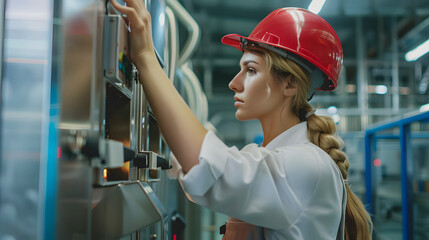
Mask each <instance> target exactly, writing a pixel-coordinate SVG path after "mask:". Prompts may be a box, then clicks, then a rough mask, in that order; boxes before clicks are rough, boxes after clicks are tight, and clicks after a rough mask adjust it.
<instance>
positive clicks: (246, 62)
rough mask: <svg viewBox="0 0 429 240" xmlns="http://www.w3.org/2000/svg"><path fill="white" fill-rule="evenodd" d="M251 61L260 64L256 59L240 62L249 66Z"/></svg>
mask: <svg viewBox="0 0 429 240" xmlns="http://www.w3.org/2000/svg"><path fill="white" fill-rule="evenodd" d="M249 63H254V64H258V65H259V63H258V62H256V61H255V60H251V59H249V60H245V61H243V62H241V63H240V64H242V65H243V66H247V65H248V64H249Z"/></svg>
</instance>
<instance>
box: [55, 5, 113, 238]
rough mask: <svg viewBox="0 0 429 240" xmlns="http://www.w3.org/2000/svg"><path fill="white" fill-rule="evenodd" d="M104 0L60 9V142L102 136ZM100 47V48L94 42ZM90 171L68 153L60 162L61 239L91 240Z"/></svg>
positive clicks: (84, 160) (80, 159)
mask: <svg viewBox="0 0 429 240" xmlns="http://www.w3.org/2000/svg"><path fill="white" fill-rule="evenodd" d="M104 2H105V1H104V0H89V1H87V0H80V1H75V0H64V1H62V2H61V4H60V3H58V4H60V6H61V9H60V11H61V14H59V16H61V19H59V21H61V23H62V24H61V29H60V31H61V33H62V34H61V39H59V40H58V41H60V44H59V46H60V47H61V51H58V52H59V56H57V59H58V61H59V62H60V63H61V64H62V67H61V76H60V79H61V80H60V85H61V100H60V103H61V105H60V109H61V110H60V112H61V116H60V123H59V128H60V129H61V131H60V139H61V141H62V142H61V146H63V148H64V150H66V146H64V145H65V144H66V142H63V141H64V139H67V138H68V137H67V136H70V135H80V136H82V137H83V138H86V137H88V136H95V137H104V125H103V118H102V116H104V101H103V99H104V97H105V86H104V84H103V81H101V80H102V76H103V68H102V45H103V44H99V43H102V39H103V35H102V33H103V24H104V15H105V13H104ZM96 43H97V44H96ZM92 178H93V176H92V169H91V167H90V162H89V161H88V159H87V158H85V157H84V156H80V155H72V154H67V152H66V151H65V152H64V154H63V157H62V158H61V159H60V161H59V163H58V203H57V204H58V209H57V227H58V229H57V236H56V238H57V239H91V198H92V181H93V179H92Z"/></svg>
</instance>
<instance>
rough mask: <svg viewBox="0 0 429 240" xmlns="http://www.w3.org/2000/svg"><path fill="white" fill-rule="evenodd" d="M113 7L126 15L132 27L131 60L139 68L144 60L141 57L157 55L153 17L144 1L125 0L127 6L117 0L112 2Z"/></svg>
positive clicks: (126, 19)
mask: <svg viewBox="0 0 429 240" xmlns="http://www.w3.org/2000/svg"><path fill="white" fill-rule="evenodd" d="M110 2H111V3H112V5H113V7H115V8H116V9H117V10H118V11H119V12H120V13H122V14H124V15H126V16H125V17H124V19H125V21H126V22H128V23H129V25H130V29H131V32H130V44H131V47H130V58H131V61H132V62H133V63H134V65H136V66H137V67H138V66H140V65H141V63H139V61H141V60H143V59H144V58H142V57H141V56H143V55H147V54H153V55H155V52H154V48H153V42H152V25H151V16H150V14H149V12H148V11H147V9H146V7H145V6H144V2H143V0H124V2H125V3H126V4H127V6H123V5H121V4H119V3H118V2H117V1H116V0H110Z"/></svg>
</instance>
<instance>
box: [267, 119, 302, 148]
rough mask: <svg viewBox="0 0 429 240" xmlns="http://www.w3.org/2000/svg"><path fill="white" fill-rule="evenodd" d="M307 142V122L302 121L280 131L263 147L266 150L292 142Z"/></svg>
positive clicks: (291, 143)
mask: <svg viewBox="0 0 429 240" xmlns="http://www.w3.org/2000/svg"><path fill="white" fill-rule="evenodd" d="M307 142H309V140H308V137H307V122H306V121H304V122H302V123H299V124H297V125H295V126H293V127H291V128H289V129H288V130H286V131H284V132H282V133H281V134H280V135H278V136H277V137H276V138H274V139H273V140H272V141H271V142H270V143H268V144H267V146H265V148H266V149H268V150H275V149H276V148H279V147H284V146H288V145H293V144H304V143H307Z"/></svg>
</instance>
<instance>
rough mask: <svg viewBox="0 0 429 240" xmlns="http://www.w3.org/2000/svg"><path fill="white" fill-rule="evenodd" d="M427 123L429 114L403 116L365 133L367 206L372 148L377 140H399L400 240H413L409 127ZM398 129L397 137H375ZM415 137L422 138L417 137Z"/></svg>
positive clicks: (370, 194) (371, 190)
mask: <svg viewBox="0 0 429 240" xmlns="http://www.w3.org/2000/svg"><path fill="white" fill-rule="evenodd" d="M422 121H429V112H423V113H413V114H411V115H408V116H404V117H403V118H400V119H395V120H392V121H390V122H386V123H383V124H379V125H377V126H374V127H372V128H369V129H367V130H366V131H365V187H366V193H365V199H366V204H367V205H368V206H373V205H374V195H375V194H374V193H375V192H374V183H373V181H372V180H373V175H374V173H373V171H372V155H373V152H374V149H375V148H374V146H375V143H376V140H377V139H392V138H399V140H400V146H401V207H402V238H403V239H404V240H406V239H413V229H412V228H413V218H412V205H411V204H410V203H412V182H411V177H412V176H411V174H412V170H413V169H412V165H411V161H410V162H409V161H408V158H409V157H410V155H411V154H412V153H411V151H409V150H410V149H408V147H409V145H410V139H411V138H412V137H414V136H412V135H411V128H410V125H411V124H412V123H414V122H422ZM395 127H398V128H399V135H384V137H383V135H376V134H377V132H380V131H383V130H388V129H391V128H395ZM416 137H418V138H420V137H424V136H423V135H417V136H416ZM373 210H374V209H368V211H369V212H371V213H374V211H373Z"/></svg>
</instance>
